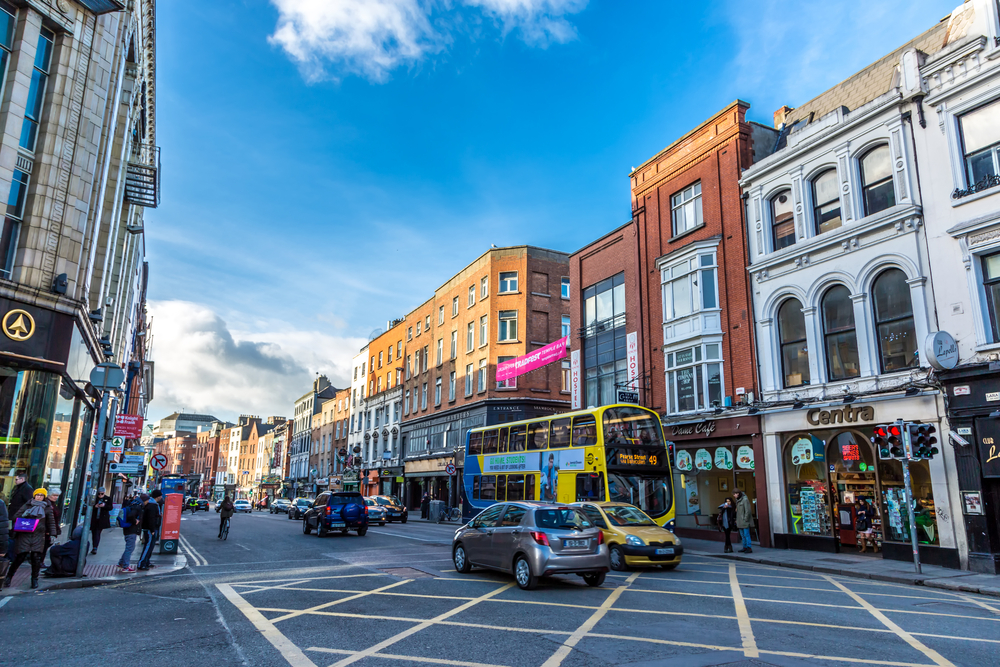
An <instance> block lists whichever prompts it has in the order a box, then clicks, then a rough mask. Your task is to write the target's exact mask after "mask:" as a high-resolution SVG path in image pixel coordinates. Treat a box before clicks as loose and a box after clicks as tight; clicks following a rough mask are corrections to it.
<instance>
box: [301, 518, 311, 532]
mask: <svg viewBox="0 0 1000 667" xmlns="http://www.w3.org/2000/svg"><path fill="white" fill-rule="evenodd" d="M311 532H312V528H310V527H309V519H302V534H303V535H308V534H309V533H311Z"/></svg>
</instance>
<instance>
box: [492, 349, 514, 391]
mask: <svg viewBox="0 0 1000 667" xmlns="http://www.w3.org/2000/svg"><path fill="white" fill-rule="evenodd" d="M514 358H515V357H497V365H498V366H499V365H500V364H502V363H503V362H505V361H510V360H511V359H514ZM497 389H517V378H516V377H512V378H510V379H507V380H498V381H497Z"/></svg>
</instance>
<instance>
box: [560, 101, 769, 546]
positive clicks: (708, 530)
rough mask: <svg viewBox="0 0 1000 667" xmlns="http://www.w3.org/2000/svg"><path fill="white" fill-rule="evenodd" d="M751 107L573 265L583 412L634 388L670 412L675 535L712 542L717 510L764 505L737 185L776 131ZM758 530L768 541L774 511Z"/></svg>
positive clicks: (710, 129)
mask: <svg viewBox="0 0 1000 667" xmlns="http://www.w3.org/2000/svg"><path fill="white" fill-rule="evenodd" d="M748 108H749V105H748V104H746V103H745V102H741V101H736V102H734V103H733V104H731V105H729V106H728V107H726V108H725V109H723V110H722V111H720V112H719V113H717V114H715V115H714V116H713V117H711V118H709V119H708V120H707V121H705V122H704V123H702V124H701V125H700V126H698V127H696V128H695V129H693V130H691V131H690V132H688V133H687V134H686V135H684V136H683V137H681V138H680V139H678V140H677V141H675V142H674V143H672V144H671V145H669V146H668V147H666V148H665V149H663V150H662V151H660V152H659V153H657V154H656V155H655V156H653V157H652V158H650V159H649V160H647V161H645V162H644V163H643V164H642V165H641V166H639V167H638V168H637V169H635V170H634V171H633V172H632V174H631V175H630V181H631V190H632V216H633V217H632V220H631V221H630V222H628V223H627V224H625V225H623V226H622V227H619V228H618V229H616V230H614V231H612V232H610V233H609V234H606V235H605V236H603V237H601V238H599V239H597V240H596V241H594V242H592V243H590V244H588V245H587V246H586V247H584V248H582V249H580V250H578V251H577V252H575V253H573V255H572V256H571V257H570V283H571V285H572V289H571V304H570V312H571V317H572V327H573V334H574V336H573V340H572V348H571V349H572V354H571V359H572V363H573V364H574V366H575V368H574V371H573V376H574V378H575V380H574V381H575V382H576V388H575V389H574V396H573V398H574V404H575V405H580V406H581V407H587V406H591V405H593V406H598V405H608V404H611V403H616V402H618V392H619V391H626V392H628V391H634V392H636V393H638V395H639V403H640V404H642V405H644V406H646V407H649V408H652V409H654V410H656V411H657V412H658V413H659V414H660V415H661V417H662V419H663V423H664V431H665V435H666V437H667V439H668V440H671V441H673V442H674V443H675V445H676V448H677V456H676V460H674V461H672V463H673V471H674V472H673V478H674V494H675V510H676V521H677V524H676V525H677V528H678V531H679V532H680V533H681V534H695V535H698V536H700V537H707V536H713V535H717V534H718V533H717V532H716V531H715V528H714V518H715V514H716V513H717V510H716V508H717V507H718V505H719V504H721V502H722V499H723V498H724V497H726V496H729V495H732V493H733V491H734V490H736V489H737V488H739V489H741V490H745V491H746V493H747V495H748V496H749V497H750V499H751V501H754V504H755V506H756V498H757V497H758V495H759V496H760V497H762V498H765V497H766V487H765V480H764V475H763V468H762V469H761V471H760V473H756V472H755V470H754V467H753V466H754V461H758V460H759V461H763V460H764V458H763V451H762V440H761V437H760V428H759V424H758V419H757V417H756V416H753V415H748V414H747V412H748V410H747V409H746V408H744V407H741V406H742V404H744V403H748V402H749V400H750V399H751V398H752V396H753V395H754V394H755V393H757V385H756V383H757V380H756V377H757V372H756V358H755V351H754V342H753V329H754V326H753V320H752V317H753V309H752V308H751V293H750V289H751V287H750V281H749V276H748V274H747V270H746V252H747V251H746V248H747V239H746V234H747V231H746V223H745V216H744V202H743V199H742V197H741V191H740V186H739V179H740V173H741V171H742V170H743V169H746V168H747V167H748V166H750V165H751V164H752V163H753V161H754V159H755V158H759V157H763V156H765V155H767V154H769V153H770V151H771V149H772V148H773V146H774V144H775V141H776V139H777V133H776V131H775V130H773V129H771V128H769V127H766V126H763V125H759V124H756V123H750V122H747V121H746V111H747V109H748ZM577 365H578V370H577V369H576V366H577ZM630 368H632V369H634V370H632V371H630V370H629V369H630ZM706 457H707V459H706ZM706 460H708V464H707V468H706V464H705V461H706ZM696 461H697V462H698V463H699V465H698V466H697V467H696V466H694V465H693V463H694V462H696ZM758 522H759V523H760V524H761V525H762V528H761V530H760V533H761V534H762V536H763V537H764V539H765V543H766V541H767V535H768V531H767V529H766V525H767V508H766V502H762V503H760V506H759V512H758Z"/></svg>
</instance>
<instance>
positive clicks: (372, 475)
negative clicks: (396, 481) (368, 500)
mask: <svg viewBox="0 0 1000 667" xmlns="http://www.w3.org/2000/svg"><path fill="white" fill-rule="evenodd" d="M379 480H380V475H379V471H378V470H362V471H361V495H363V496H376V495H378V494H379V488H380V487H379Z"/></svg>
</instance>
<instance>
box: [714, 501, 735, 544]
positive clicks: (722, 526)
mask: <svg viewBox="0 0 1000 667" xmlns="http://www.w3.org/2000/svg"><path fill="white" fill-rule="evenodd" d="M716 522H717V523H718V524H719V530H721V531H722V532H723V533H725V534H726V548H725V550H724V551H723V553H727V554H730V553H732V552H733V542H732V538H731V535H732V532H733V531H734V530H736V505H734V504H733V499H732V498H728V497H727V498H726V499H725V501H723V503H722V504H721V505H719V518H718V519H716Z"/></svg>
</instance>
